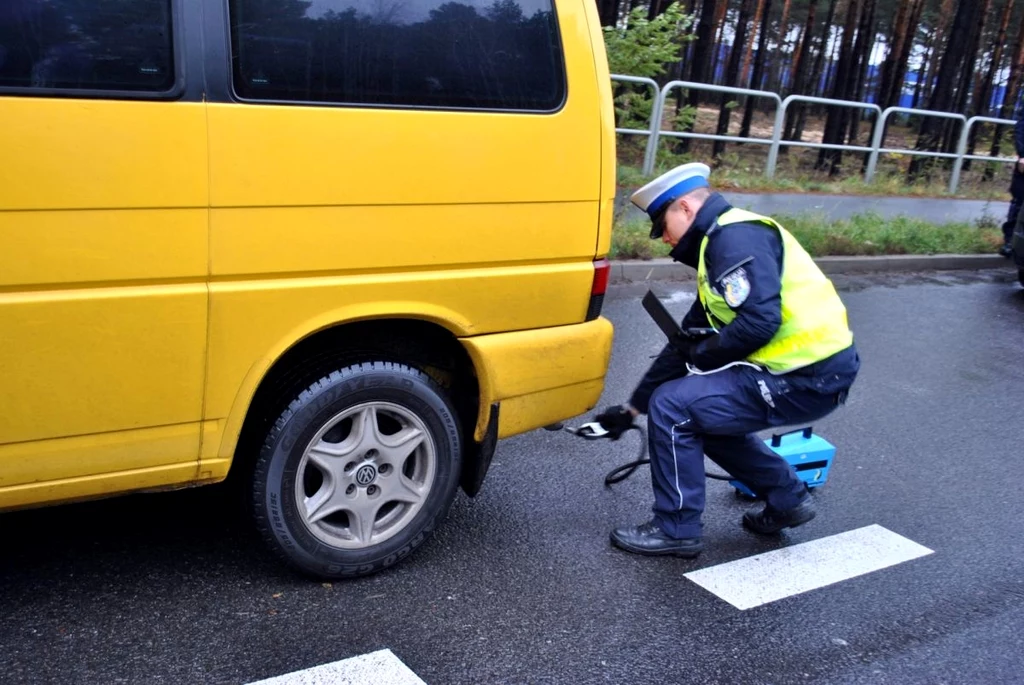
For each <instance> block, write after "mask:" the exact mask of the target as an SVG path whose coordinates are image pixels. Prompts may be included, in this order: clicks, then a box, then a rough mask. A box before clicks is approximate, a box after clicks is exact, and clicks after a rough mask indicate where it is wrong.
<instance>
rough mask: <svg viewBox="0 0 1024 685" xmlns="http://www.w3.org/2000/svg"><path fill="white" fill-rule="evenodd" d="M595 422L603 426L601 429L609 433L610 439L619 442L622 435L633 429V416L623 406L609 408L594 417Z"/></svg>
mask: <svg viewBox="0 0 1024 685" xmlns="http://www.w3.org/2000/svg"><path fill="white" fill-rule="evenodd" d="M594 420H595V421H597V422H598V423H599V424H601V428H604V429H605V430H606V431H608V437H609V438H611V439H612V440H618V439H619V438H621V437H622V434H623V433H625V432H626V431H628V430H629V429H630V428H632V427H633V414H632V412H630V411H629V409H628V408H627V407H626V406H624V405H621V404H617V405H615V406H612V407H608V408H607V409H605V410H604V411H603V412H601V413H600V414H598V415H597V416H595V417H594Z"/></svg>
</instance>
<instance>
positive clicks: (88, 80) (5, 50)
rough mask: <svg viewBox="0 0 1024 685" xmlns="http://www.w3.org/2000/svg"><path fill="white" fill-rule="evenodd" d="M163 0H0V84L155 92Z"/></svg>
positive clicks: (166, 85) (164, 58) (167, 43)
mask: <svg viewBox="0 0 1024 685" xmlns="http://www.w3.org/2000/svg"><path fill="white" fill-rule="evenodd" d="M170 5H171V0H0V88H19V89H40V90H42V89H72V90H105V91H131V92H154V93H162V92H166V91H168V90H170V89H171V88H172V87H173V85H174V83H175V73H174V56H173V52H174V51H173V46H172V37H171V6H170Z"/></svg>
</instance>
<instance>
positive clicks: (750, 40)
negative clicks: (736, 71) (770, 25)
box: [740, 0, 765, 87]
mask: <svg viewBox="0 0 1024 685" xmlns="http://www.w3.org/2000/svg"><path fill="white" fill-rule="evenodd" d="M764 3H765V0H757V11H756V12H754V23H753V26H758V25H760V23H761V17H762V16H763V15H764V12H765V9H764ZM756 37H757V31H751V32H750V35H749V36H747V48H746V51H745V52H744V55H743V76H742V77H741V79H740V83H743V84H746V85H747V86H748V87H749V85H750V57H751V55H752V54H753V53H754V39H755V38H756Z"/></svg>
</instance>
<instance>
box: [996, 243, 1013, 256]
mask: <svg viewBox="0 0 1024 685" xmlns="http://www.w3.org/2000/svg"><path fill="white" fill-rule="evenodd" d="M999 256H1000V257H1007V258H1009V257H1012V256H1013V246H1012V245H1010V243H1005V244H1004V245H1003V246H1002V247H1001V248H999Z"/></svg>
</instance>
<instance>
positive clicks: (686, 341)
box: [669, 333, 699, 364]
mask: <svg viewBox="0 0 1024 685" xmlns="http://www.w3.org/2000/svg"><path fill="white" fill-rule="evenodd" d="M697 342H699V341H696V340H694V339H693V338H691V337H690V336H688V335H686V334H685V333H676V334H675V335H673V336H672V337H671V338H670V339H669V343H670V344H671V345H672V347H674V348H675V349H676V354H678V355H679V356H680V357H682V359H683V362H684V363H687V364H688V363H689V362H690V360H691V359H692V358H693V356H692V353H693V348H694V347H695V346H696V345H697Z"/></svg>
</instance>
